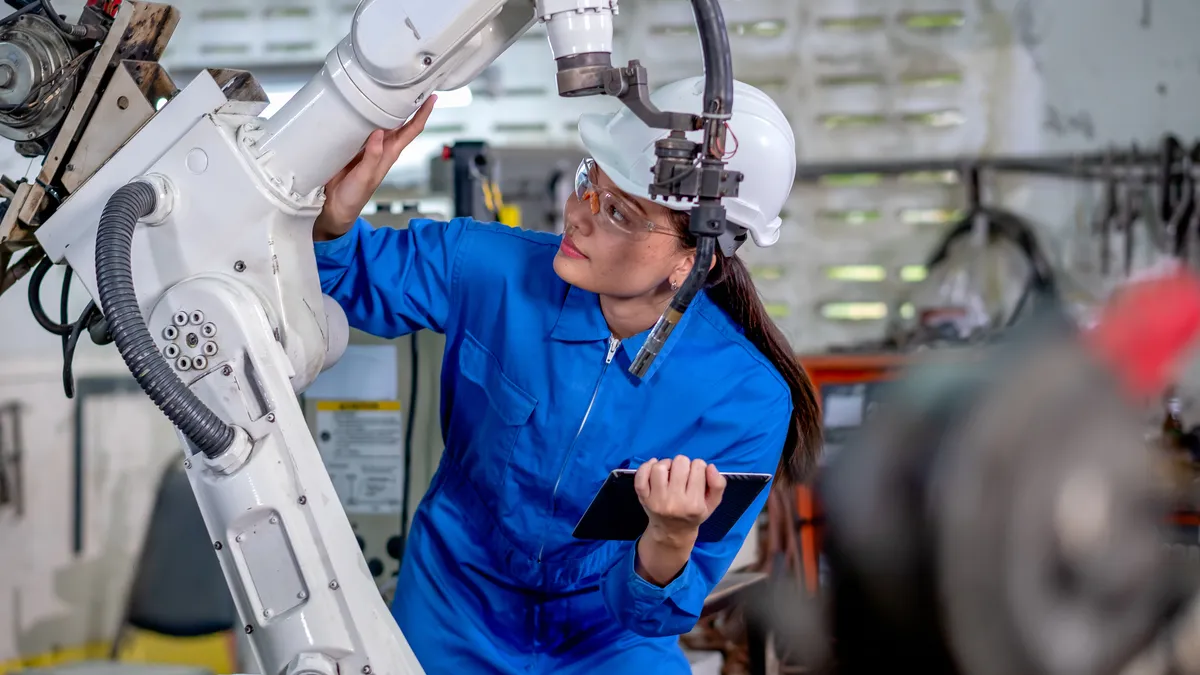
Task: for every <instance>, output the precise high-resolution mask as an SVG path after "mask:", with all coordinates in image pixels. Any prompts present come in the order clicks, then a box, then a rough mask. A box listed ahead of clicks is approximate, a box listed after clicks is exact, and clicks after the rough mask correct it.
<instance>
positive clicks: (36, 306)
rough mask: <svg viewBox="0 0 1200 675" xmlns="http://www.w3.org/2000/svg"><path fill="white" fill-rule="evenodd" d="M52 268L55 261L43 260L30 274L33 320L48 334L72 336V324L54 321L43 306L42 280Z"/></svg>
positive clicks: (30, 305) (30, 304)
mask: <svg viewBox="0 0 1200 675" xmlns="http://www.w3.org/2000/svg"><path fill="white" fill-rule="evenodd" d="M51 267H54V261H52V260H50V259H49V258H42V260H41V262H39V263H38V264H37V267H35V268H33V272H32V273H30V275H29V311H30V312H32V313H33V318H34V319H35V320H36V321H37V322H38V325H39V326H41V327H42V328H44V329H46V330H47V331H48V332H50V333H53V334H54V335H70V334H71V326H70V324H67V323H58V322H56V321H54V320H53V319H51V318H50V316H49V315H47V314H46V309H45V308H44V307H43V306H42V280H44V279H45V278H46V273H47V272H49V271H50V268H51Z"/></svg>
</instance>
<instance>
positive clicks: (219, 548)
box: [213, 541, 225, 551]
mask: <svg viewBox="0 0 1200 675" xmlns="http://www.w3.org/2000/svg"><path fill="white" fill-rule="evenodd" d="M213 548H215V549H217V550H218V551H220V550H221V549H223V548H225V546H224V545H223V544H222V543H221V542H219V541H214V542H213Z"/></svg>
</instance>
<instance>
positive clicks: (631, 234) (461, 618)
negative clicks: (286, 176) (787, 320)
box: [314, 78, 820, 674]
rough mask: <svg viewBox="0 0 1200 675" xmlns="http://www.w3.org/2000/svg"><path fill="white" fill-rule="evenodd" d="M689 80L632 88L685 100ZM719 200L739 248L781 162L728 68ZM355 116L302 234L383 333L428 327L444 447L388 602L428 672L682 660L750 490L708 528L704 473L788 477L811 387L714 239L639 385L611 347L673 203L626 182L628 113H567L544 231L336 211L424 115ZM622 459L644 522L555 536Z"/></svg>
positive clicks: (620, 351) (771, 210)
mask: <svg viewBox="0 0 1200 675" xmlns="http://www.w3.org/2000/svg"><path fill="white" fill-rule="evenodd" d="M702 92H703V83H702V81H701V80H700V79H699V78H697V79H692V80H687V81H684V82H679V83H676V84H674V85H671V86H668V87H666V88H664V89H662V90H660V91H658V92H656V93H655V94H654V96H653V97H652V100H653V101H654V103H655V104H656V105H657V106H658V107H659V108H661V109H663V110H692V111H697V112H698V111H699V110H700V108H701V95H702ZM735 92H736V93H735V97H736V112H735V113H734V116H733V119H732V120H731V122H730V132H731V134H730V138H731V139H732V138H734V137H737V138H738V139H740V143H741V147H740V149H738V148H735V149H734V152H733V155H732V158H731V160H730V168H731V169H732V170H737V171H742V172H743V173H744V174H745V181H744V182H743V184H742V188H741V196H740V198H739V199H737V200H726V206H727V209H728V213H729V217H730V220H731V222H732V223H736V224H737V225H739V226H741V227H742V228H745V230H746V231H748V234H749V236H750V237H752V238H753V239H754V241H755V242H756V243H758V244H759V245H770V244H772V243H774V242H775V241H776V240H777V238H778V229H779V225H780V219H779V217H778V215H779V212H780V209H781V208H782V206H783V203H784V201H785V199H786V198H787V195H788V193H789V192H790V190H791V186H792V180H793V176H794V174H795V163H796V160H795V142H794V139H793V137H792V133H791V129H790V127H789V126H788V123H787V121H786V120H785V119H784V117H783V114H782V113H781V112H780V111H779V108H778V107H777V106H776V105H775V104H774V103H773V102H771V101H770V99H769V98H768V97H767V96H766V95H765V94H763V93H762V92H760V91H758V90H757V89H754V88H752V87H749V86H746V85H744V84H741V83H739V84H738V85H737V88H736V90H735ZM431 109H432V101H430V102H427V103H426V104H425V105H424V106H423V107H422V108H421V109H420V110H419V111H418V112H417V114H416V115H414V117H413V119H412V120H410V121H409V123H408V124H406V125H405V126H404V127H401V128H400V129H397V130H395V131H393V132H390V133H386V134H385V133H383V132H376V133H375V134H374V135H372V136H371V137H370V139H369V140H368V142H367V145H366V147H365V149H364V151H363V153H362V155H361V156H360V157H359V158H358V159H356V160H355V161H354V162H352V163H351V164H350V165H349V166H348V167H347V168H346V169H345V170H344V171H343V172H342V173H341V174H340V175H339V176H337V177H336V178H334V179H333V180H332V181H331V182H330V184H329V185H328V186H327V187H326V203H325V207H324V210H323V212H322V214H321V216H320V217H319V218H318V220H317V223H316V226H315V228H314V239H315V240H316V241H317V243H316V250H317V262H318V265H319V267H320V272H321V283H322V286H323V288H324V290H325V292H326V293H328V294H329V295H330V296H332V297H333V298H335V299H336V300H337V301H338V302H339V303H340V304H341V306H342V307H343V308H344V309H345V310H346V314H347V316H348V317H349V320H350V324H351V325H353V326H355V327H356V328H359V329H361V330H363V331H366V332H368V333H372V334H374V335H378V336H383V337H392V336H398V335H404V334H407V333H411V332H413V331H417V330H420V329H422V328H425V329H429V330H434V331H438V332H440V333H444V334H445V336H446V351H445V358H444V365H443V370H442V431H443V435H444V437H445V443H446V450H445V453H444V455H443V457H442V461H441V465H440V466H439V468H438V471H437V473H436V475H435V476H434V478H433V481H432V484H431V486H430V488H429V491H428V493H427V494H426V495H425V497H424V499H423V501H422V502H421V505H420V507H419V508H418V509H417V511H416V513H415V514H414V516H413V522H412V527H411V533H410V536H409V543H408V549H407V551H406V552H405V555H404V561H403V564H402V567H401V571H400V577H399V580H398V586H397V592H396V599H395V602H394V604H393V608H392V613H393V615H394V616H395V618H396V621H397V622H399V625H400V628H401V629H402V630H403V631H404V634H405V636H406V637H407V638H408V640H409V642H410V643H411V644H412V648H413V650H414V651H415V652H416V654H417V657H418V658H419V659H420V660H421V662H422V664H423V665H424V666H425V668H426V669H427V670H428V671H429V672H430V673H456V674H466V673H540V672H554V673H593V672H606V673H625V672H645V673H650V672H653V673H688V672H690V670H689V667H688V664H687V662H686V660H685V659H684V656H683V654H682V652H681V650H680V648H679V646H678V636H679V635H680V634H682V633H686V632H687V631H689V630H690V629H691V628H692V627H693V626H694V625H695V623H696V620H697V618H698V617H699V614H700V610H701V607H702V605H703V603H704V599H705V597H706V596H707V595H708V593H709V592H710V591H711V590H712V588H713V586H714V585H716V583H717V582H718V581H719V580H720V579H721V577H722V576H723V575H724V573H725V571H726V570H727V569H728V567H729V565H730V563H731V562H732V560H733V558H734V556H735V555H736V554H737V552H738V550H739V549H740V547H741V545H742V542H743V540H744V538H745V536H746V534H747V532H748V530H749V529H750V527H751V525H752V523H753V521H754V519H755V518H756V516H757V515H758V513H759V512H760V511H761V509H762V507H763V504H764V503H765V499H766V492H765V491H764V493H763V495H762V496H760V498H759V500H758V501H757V503H756V504H755V505H754V506H753V507H752V508H751V509H750V510H749V512H747V513H746V515H745V517H743V518H742V519H741V521H740V522H738V523H737V525H736V526H735V527H734V528H733V530H732V531H731V532H730V533H729V535H728V536H727V537H726V538H725V539H724V540H723V541H720V542H716V543H699V544H698V543H696V536H697V530H698V528H699V526H700V524H701V523H702V522H704V520H705V519H706V518H707V517H708V515H709V514H710V513H712V511H713V509H714V508H715V507H716V505H717V504H718V503H719V502H720V500H721V495H722V490H723V489H724V486H725V480H724V478H722V476H721V475H720V473H719V472H718V471H717V468H718V467H719V468H720V469H721V470H722V471H725V472H763V473H770V472H776V476H777V478H779V479H784V480H795V479H797V478H799V477H801V476H802V475H804V473H805V472H806V470H807V469H808V468H809V467H810V466H811V465H812V464H813V463H814V458H815V456H816V453H817V452H818V446H819V443H820V431H819V420H818V418H817V403H816V400H815V395H814V392H813V387H812V384H811V383H810V382H809V380H808V378H807V377H806V376H805V374H804V372H803V371H802V370H801V369H800V368H799V367H798V366H797V365H796V363H795V361H794V360H793V358H792V353H791V350H790V349H789V347H788V344H787V342H786V341H785V340H784V339H783V337H782V336H781V334H780V333H779V332H778V330H777V329H776V328H775V327H774V326H773V325H772V323H771V322H770V320H769V319H768V318H767V315H766V312H765V310H764V308H763V306H762V304H761V302H760V301H759V300H758V297H757V294H756V293H755V289H754V286H753V285H752V283H751V281H750V276H749V273H748V272H747V270H746V268H745V266H744V265H743V264H742V262H741V261H740V260H739V259H738V258H737V257H736V256H735V255H733V250H734V249H735V248H736V246H737V245H738V244H739V243H740V242H741V241H744V240H745V238H746V236H745V235H746V232H741V236H739V237H734V236H733V235H730V236H727V237H726V238H725V239H724V240H723V241H722V242H721V244H722V245H721V247H720V248H722V249H724V251H725V252H724V253H722V254H720V255H718V256H717V259H716V261H715V263H714V265H713V267H712V269H711V271H710V273H709V276H708V280H709V283H708V287H707V289H706V290H705V291H704V292H703V293H701V294H700V295H698V296H697V298H696V299H695V301H694V302H693V304H692V306H691V308H690V309H689V310H688V312H687V313H686V314H685V315H684V318H683V320H682V321H681V322H680V324H679V325H678V326H677V327H676V329H675V331H674V334H673V335H672V337H671V339H670V340H669V341H668V342H667V344H666V346H665V347H664V349H663V350H662V352H661V353H660V355H659V356H658V358H657V360H656V361H655V362H654V364H653V365H652V367H651V369H650V372H649V373H648V374H647V376H646V377H645V378H644V379H643V380H638V379H637V378H635V377H633V376H632V375H630V374H629V373H628V372H627V370H628V367H629V364H630V360H631V358H632V357H633V356H634V355H635V354H636V353H637V351H638V348H639V347H640V346H641V345H642V343H643V342H644V341H645V339H646V335H647V333H648V332H649V329H650V328H651V326H653V324H654V323H655V321H656V320H657V318H658V317H659V315H660V314H661V313H662V311H663V309H664V308H665V307H666V305H667V303H668V301H669V300H670V298H671V296H672V295H673V294H674V290H675V289H677V288H678V287H679V285H680V284H681V283H682V282H683V280H684V278H685V277H686V276H687V274H688V272H689V271H690V269H691V264H692V256H693V248H694V245H695V242H694V241H693V240H692V239H691V238H690V237H689V236H688V234H687V218H688V215H687V211H686V210H678V209H686V206H680V205H675V206H673V207H672V206H668V205H665V204H664V203H656V202H654V201H651V200H650V199H649V198H648V190H647V186H646V185H645V183H646V182H647V181H648V180H649V179H650V172H649V168H650V167H651V166H652V165H653V163H654V140H656V139H657V138H660V137H661V136H662V134H663V132H661V131H659V130H653V129H649V128H647V127H646V126H645V125H644V124H642V123H641V122H640V121H639V120H637V118H636V117H635V116H633V115H632V114H630V113H628V112H627V111H622V112H621V113H618V114H617V115H615V116H612V117H604V116H598V115H587V116H584V118H583V119H582V120H581V123H580V132H581V136H582V138H583V141H584V144H585V146H586V147H587V148H588V150H589V152H590V153H591V156H592V158H591V159H590V160H587V161H585V162H584V164H583V166H582V167H581V170H580V174H579V178H578V181H577V190H576V194H575V196H572V197H570V198H569V199H568V200H567V203H566V205H565V207H564V208H565V216H564V222H565V225H566V232H565V235H563V236H558V235H552V234H548V233H542V232H525V231H522V230H518V229H511V228H508V227H505V226H502V225H498V224H493V223H480V222H475V221H472V220H469V219H455V220H452V221H450V222H448V223H443V222H433V221H429V220H414V221H412V222H411V223H410V224H409V227H408V229H407V230H394V229H388V228H383V229H379V230H375V229H373V228H372V227H371V226H370V225H368V224H367V223H366V222H364V221H362V220H361V219H358V214H359V213H361V211H362V208H363V206H364V205H365V204H366V202H367V200H369V199H370V198H371V195H372V193H373V192H374V191H375V189H376V188H377V187H378V186H379V184H380V182H381V181H382V180H383V177H384V175H385V174H386V173H387V171H388V169H389V168H390V167H391V165H392V164H393V163H394V162H395V160H396V158H397V157H398V156H399V154H400V152H401V151H402V150H403V149H404V147H405V146H407V145H408V144H409V143H410V142H411V141H412V140H413V138H415V137H416V135H417V134H419V133H420V131H421V129H422V128H423V127H424V124H425V121H426V120H427V119H428V117H429V113H430V111H431ZM621 467H626V468H633V467H636V468H637V475H636V478H635V483H636V487H637V491H638V495H639V497H640V499H641V502H642V505H643V507H644V508H645V510H646V513H647V515H648V516H649V523H650V524H649V526H648V527H647V529H646V530H645V532H644V534H643V535H642V537H641V538H640V539H639V540H638V541H637V542H591V541H580V540H576V539H573V538H572V536H571V532H572V530H573V529H574V527H575V524H576V523H577V522H578V521H579V518H580V516H582V514H583V513H584V511H585V510H586V508H587V506H588V504H589V502H590V501H591V499H592V497H593V496H594V495H595V493H596V490H597V489H598V488H599V487H600V485H601V484H602V483H603V481H604V480H605V478H606V476H607V475H608V473H609V472H610V471H611V470H613V469H616V468H621Z"/></svg>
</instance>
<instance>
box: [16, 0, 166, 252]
mask: <svg viewBox="0 0 1200 675" xmlns="http://www.w3.org/2000/svg"><path fill="white" fill-rule="evenodd" d="M178 24H179V10H178V9H176V8H175V7H173V6H171V5H168V4H164V3H156V2H141V1H140V0H132V1H127V2H124V3H122V5H121V9H120V11H118V12H117V16H116V18H115V19H114V21H113V25H112V27H111V28H110V29H109V34H108V37H107V38H106V39H105V40H104V42H103V43H101V45H100V48H99V50H98V52H97V54H96V56H95V58H94V59H93V61H92V65H91V68H89V69H88V73H87V76H86V77H85V79H84V81H83V84H82V85H81V87H80V89H79V92H78V94H77V95H76V97H75V102H74V103H73V104H72V106H71V109H70V111H69V112H68V113H67V116H66V118H65V119H64V120H63V124H62V127H61V129H60V130H59V132H58V136H57V137H56V138H55V141H54V144H53V145H52V146H51V148H50V151H49V152H48V153H47V154H46V159H45V162H44V163H43V164H42V169H41V171H40V172H39V174H38V177H37V180H36V181H35V182H33V183H21V184H20V185H19V186H18V187H17V191H16V194H15V195H14V196H13V197H12V199H11V201H10V202H9V207H8V210H7V211H6V212H5V214H4V218H3V220H0V245H3V246H4V247H5V248H6V249H8V250H9V251H12V250H16V249H21V248H26V247H28V246H31V245H33V244H34V243H35V242H34V241H33V238H32V233H33V231H34V230H35V229H37V226H38V225H39V224H40V223H39V222H38V216H39V215H40V214H41V212H42V210H43V208H44V205H45V202H46V197H47V186H50V185H54V184H55V182H56V181H58V180H59V179H60V177H61V176H62V173H63V171H64V170H65V168H66V165H67V164H68V163H69V158H70V157H71V154H72V153H73V151H74V149H75V147H76V145H77V142H78V140H79V139H80V137H81V136H82V135H83V132H84V131H85V127H86V125H87V123H88V121H89V120H90V119H91V113H92V112H93V111H94V110H95V108H96V105H97V104H98V100H99V94H100V92H102V91H103V89H104V85H105V83H106V82H107V80H108V79H109V78H110V74H111V73H112V72H113V69H114V67H115V65H116V64H119V63H120V62H121V61H126V60H130V61H151V62H154V61H157V60H158V59H159V58H160V57H161V56H162V53H163V51H164V50H165V49H166V46H167V43H168V42H169V41H170V39H171V36H172V34H173V33H174V31H175V28H176V26H177V25H178Z"/></svg>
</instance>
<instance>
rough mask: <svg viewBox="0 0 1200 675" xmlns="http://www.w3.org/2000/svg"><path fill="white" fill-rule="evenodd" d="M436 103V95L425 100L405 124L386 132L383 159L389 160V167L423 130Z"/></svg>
mask: <svg viewBox="0 0 1200 675" xmlns="http://www.w3.org/2000/svg"><path fill="white" fill-rule="evenodd" d="M436 102H437V96H436V95H434V96H430V97H429V98H427V99H425V102H424V103H422V104H421V107H420V108H417V112H415V113H413V116H412V117H410V118H409V119H408V121H407V122H405V123H404V124H401V125H400V126H399V127H397V128H395V129H393V130H391V131H389V132H388V134H387V139H386V144H385V152H384V158H385V159H388V158H390V161H388V166H389V167H390V166H391V165H393V164H395V163H396V160H397V159H399V158H400V153H401V152H404V148H407V147H408V146H409V144H410V143H412V142H413V140H414V139H416V137H417V136H419V135H421V132H422V131H424V130H425V123H426V122H428V121H429V115H430V113H432V112H433V105H434V103H436Z"/></svg>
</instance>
